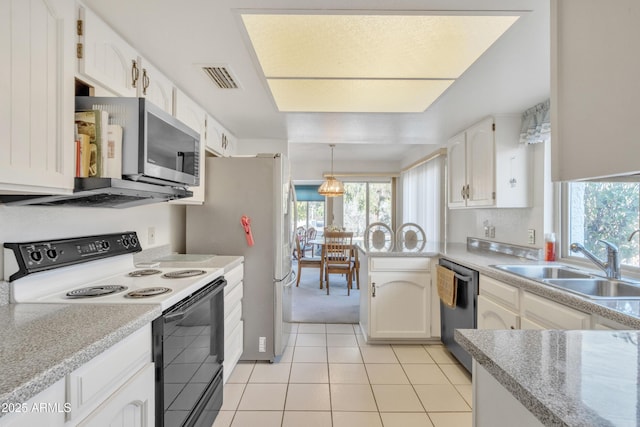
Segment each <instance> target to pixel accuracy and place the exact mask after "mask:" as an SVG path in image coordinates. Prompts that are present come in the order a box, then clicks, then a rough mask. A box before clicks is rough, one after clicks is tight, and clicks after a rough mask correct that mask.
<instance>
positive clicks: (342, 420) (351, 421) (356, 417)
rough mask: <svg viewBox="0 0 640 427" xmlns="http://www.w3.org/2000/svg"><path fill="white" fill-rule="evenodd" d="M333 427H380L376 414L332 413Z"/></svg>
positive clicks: (378, 416)
mask: <svg viewBox="0 0 640 427" xmlns="http://www.w3.org/2000/svg"><path fill="white" fill-rule="evenodd" d="M333 427H382V421H380V414H378V413H377V412H333Z"/></svg>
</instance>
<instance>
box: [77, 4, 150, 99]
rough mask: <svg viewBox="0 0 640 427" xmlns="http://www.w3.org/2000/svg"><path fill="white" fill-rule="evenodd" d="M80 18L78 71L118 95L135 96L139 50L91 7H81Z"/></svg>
mask: <svg viewBox="0 0 640 427" xmlns="http://www.w3.org/2000/svg"><path fill="white" fill-rule="evenodd" d="M80 17H81V19H82V20H83V34H82V35H81V36H80V41H81V43H82V45H83V52H82V58H79V59H78V72H79V73H80V74H81V75H83V76H85V77H87V78H89V79H90V80H91V81H93V82H95V83H97V84H98V85H100V86H103V87H105V88H106V89H109V90H111V91H113V92H114V93H115V94H117V95H120V96H137V86H138V84H139V83H140V77H141V70H140V66H139V64H138V52H137V51H136V50H135V49H133V48H132V47H131V46H130V45H129V44H128V43H127V42H125V41H124V40H123V39H122V38H121V37H120V36H119V35H118V34H117V33H116V32H114V31H113V30H112V29H111V28H110V27H109V26H108V25H107V24H106V23H105V22H104V21H102V19H100V18H99V17H98V16H97V15H96V14H95V13H93V12H92V11H91V10H90V9H87V8H84V7H80Z"/></svg>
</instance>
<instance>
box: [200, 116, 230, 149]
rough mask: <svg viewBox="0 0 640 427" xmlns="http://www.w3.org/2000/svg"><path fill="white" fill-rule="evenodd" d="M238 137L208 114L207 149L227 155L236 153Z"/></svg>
mask: <svg viewBox="0 0 640 427" xmlns="http://www.w3.org/2000/svg"><path fill="white" fill-rule="evenodd" d="M235 146H236V137H235V136H233V134H231V133H230V132H229V131H227V130H226V129H225V128H224V127H222V125H221V124H220V123H218V122H217V121H216V119H214V118H213V117H211V116H207V151H208V152H210V153H212V154H214V155H216V156H219V157H226V156H231V155H233V154H235Z"/></svg>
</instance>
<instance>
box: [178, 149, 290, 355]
mask: <svg viewBox="0 0 640 427" xmlns="http://www.w3.org/2000/svg"><path fill="white" fill-rule="evenodd" d="M205 167H206V173H205V177H206V185H205V191H206V193H205V203H204V205H201V206H188V207H187V221H186V240H187V242H186V243H187V244H186V248H187V253H189V254H216V255H242V256H244V292H243V299H242V318H243V320H244V351H243V353H242V356H241V358H240V359H241V360H270V361H273V360H275V359H277V358H278V357H279V356H281V355H282V353H283V352H284V349H285V348H286V346H287V343H288V341H289V335H290V332H291V324H290V320H291V291H292V288H291V286H292V284H293V282H294V281H295V275H294V273H293V271H292V265H291V250H292V248H291V242H292V236H293V228H292V227H293V216H294V209H295V208H294V199H295V196H294V194H293V190H292V186H291V181H290V173H289V162H288V159H287V158H286V156H284V155H282V154H259V155H257V156H252V157H210V158H207V159H206V160H205ZM243 216H246V217H248V218H249V219H250V225H251V232H252V235H253V240H254V244H253V246H250V245H249V243H248V242H247V238H246V233H245V229H244V227H243V225H242V222H241V219H242V217H243Z"/></svg>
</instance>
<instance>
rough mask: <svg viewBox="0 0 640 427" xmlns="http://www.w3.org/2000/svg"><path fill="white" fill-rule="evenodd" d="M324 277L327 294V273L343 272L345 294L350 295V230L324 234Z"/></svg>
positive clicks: (351, 266)
mask: <svg viewBox="0 0 640 427" xmlns="http://www.w3.org/2000/svg"><path fill="white" fill-rule="evenodd" d="M322 262H323V263H324V279H325V283H326V284H327V295H329V275H330V274H344V275H346V277H347V295H351V285H352V282H353V268H354V256H353V233H352V232H342V231H341V232H330V231H328V232H326V233H325V234H324V249H323V259H322Z"/></svg>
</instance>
